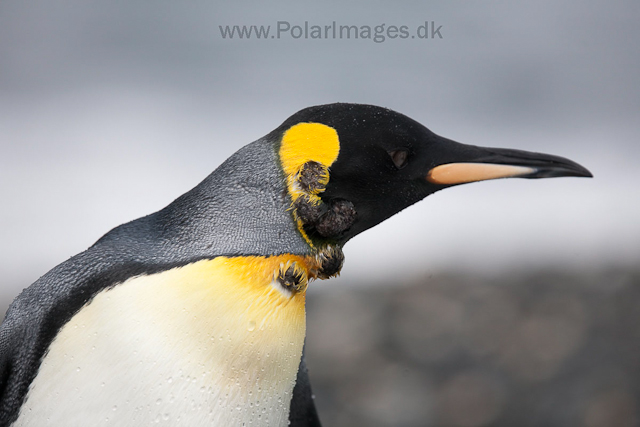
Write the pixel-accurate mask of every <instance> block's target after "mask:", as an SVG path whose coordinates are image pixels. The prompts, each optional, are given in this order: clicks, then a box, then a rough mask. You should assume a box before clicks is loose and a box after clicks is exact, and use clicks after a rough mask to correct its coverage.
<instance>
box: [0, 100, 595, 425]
mask: <svg viewBox="0 0 640 427" xmlns="http://www.w3.org/2000/svg"><path fill="white" fill-rule="evenodd" d="M558 176H576V177H590V176H591V174H590V173H589V171H588V170H587V169H585V168H584V167H582V166H580V165H578V164H577V163H574V162H572V161H570V160H567V159H564V158H562V157H557V156H551V155H546V154H538V153H530V152H525V151H519V150H507V149H501V148H481V147H476V146H471V145H463V144H460V143H457V142H454V141H451V140H448V139H446V138H443V137H440V136H438V135H436V134H434V133H433V132H431V131H429V130H428V129H427V128H426V127H424V126H423V125H421V124H420V123H418V122H416V121H414V120H412V119H410V118H408V117H406V116H404V115H402V114H399V113H396V112H394V111H391V110H388V109H385V108H381V107H376V106H371V105H358V104H342V103H338V104H330V105H321V106H315V107H310V108H306V109H304V110H301V111H299V112H297V113H296V114H294V115H293V116H291V117H290V118H288V119H287V120H286V121H285V122H284V123H283V124H282V125H280V126H279V127H278V128H277V129H275V130H274V131H272V132H271V133H269V134H268V135H266V136H265V137H263V138H260V139H258V140H257V141H255V142H253V143H251V144H249V145H247V146H245V147H244V148H242V149H240V150H239V151H238V152H236V153H235V154H234V155H232V156H231V157H230V158H229V159H228V160H226V161H225V162H224V163H223V164H222V165H221V166H220V167H218V168H217V169H216V170H215V171H214V172H213V173H211V175H209V176H208V177H207V178H206V179H205V180H204V181H202V182H201V183H200V184H199V185H198V186H196V187H195V188H194V189H192V190H191V191H189V192H187V193H185V194H184V195H182V196H180V197H179V198H177V199H176V200H175V201H174V202H172V203H171V204H170V205H168V206H167V207H166V208H164V209H162V210H160V211H158V212H156V213H153V214H151V215H148V216H145V217H143V218H140V219H137V220H134V221H132V222H129V223H127V224H124V225H121V226H119V227H116V228H114V229H113V230H111V231H110V232H108V233H107V234H106V235H104V236H103V237H102V238H101V239H99V240H98V241H97V242H96V243H95V244H94V245H93V246H91V247H90V248H89V249H87V250H86V251H84V252H82V253H80V254H78V255H76V256H74V257H72V258H70V259H69V260H67V261H65V262H63V263H62V264H60V265H58V266H57V267H55V268H54V269H53V270H51V271H49V272H48V273H47V274H45V275H44V276H42V277H41V278H40V279H39V280H37V281H36V282H35V283H34V284H32V285H31V286H29V287H28V288H26V289H25V290H24V291H23V292H22V293H21V294H20V295H19V296H18V297H17V298H16V299H15V300H14V301H13V303H12V304H11V306H10V308H9V310H8V312H7V314H6V317H5V319H4V322H3V323H2V326H1V329H0V425H2V426H16V427H18V426H19V427H28V426H29V427H43V426H64V427H79V426H82V427H86V426H119V427H123V426H125V427H126V426H141V425H148V424H159V425H164V426H190V427H199V426H221V427H240V426H255V427H258V426H287V425H290V426H293V427H301V426H306V427H309V426H319V425H320V421H319V418H318V415H317V413H316V409H315V406H314V403H313V399H312V395H311V387H310V384H309V379H308V375H307V369H306V366H305V360H304V355H303V346H304V340H305V294H306V289H307V284H308V283H309V281H310V280H313V279H318V278H319V279H327V278H330V277H332V276H335V275H337V274H338V273H339V272H340V269H341V267H342V264H343V261H344V256H343V252H342V248H343V246H344V244H345V243H346V242H347V241H348V240H349V239H351V238H352V237H354V236H356V235H357V234H359V233H361V232H362V231H365V230H367V229H368V228H371V227H373V226H375V225H376V224H378V223H380V222H381V221H384V220H385V219H386V218H389V217H390V216H392V215H394V214H396V213H398V212H399V211H401V210H402V209H404V208H406V207H408V206H410V205H412V204H414V203H416V202H418V201H420V200H422V199H423V198H425V197H426V196H428V195H429V194H432V193H434V192H436V191H438V190H442V189H444V188H448V187H451V186H454V185H458V184H463V183H468V182H474V181H481V180H487V179H495V178H509V177H521V178H548V177H558ZM422 226H424V227H436V226H437V224H423V225H422Z"/></svg>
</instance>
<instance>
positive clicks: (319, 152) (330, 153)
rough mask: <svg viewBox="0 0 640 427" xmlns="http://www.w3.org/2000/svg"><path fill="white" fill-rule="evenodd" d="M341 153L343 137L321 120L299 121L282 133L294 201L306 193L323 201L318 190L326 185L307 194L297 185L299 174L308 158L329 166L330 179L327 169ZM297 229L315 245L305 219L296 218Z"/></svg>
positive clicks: (282, 156)
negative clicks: (341, 138)
mask: <svg viewBox="0 0 640 427" xmlns="http://www.w3.org/2000/svg"><path fill="white" fill-rule="evenodd" d="M339 153H340V140H339V139H338V133H337V132H336V130H335V129H333V128H332V127H330V126H326V125H323V124H320V123H298V124H297V125H295V126H292V127H291V128H289V130H287V131H286V132H285V133H284V135H283V136H282V143H281V144H280V153H279V154H280V162H281V164H282V170H283V171H284V173H285V176H286V179H287V190H288V192H289V196H290V197H291V199H292V201H293V202H294V203H295V201H296V200H297V199H298V198H299V197H300V196H303V195H305V196H307V197H309V199H310V200H311V201H312V202H315V203H320V198H319V197H318V194H319V193H321V192H322V191H324V188H322V189H319V190H316V191H314V192H312V193H311V194H307V193H305V192H304V191H302V189H301V188H300V186H299V185H297V181H296V177H297V176H298V174H299V173H300V171H301V169H302V168H303V166H304V165H305V164H306V163H308V162H316V163H318V164H320V165H321V166H322V167H323V168H325V169H326V179H324V180H323V182H322V184H323V185H326V183H327V182H328V181H329V173H328V169H329V167H330V166H331V165H332V164H333V162H335V161H336V159H337V158H338V154H339ZM296 222H297V225H298V230H299V231H300V234H302V237H304V239H305V240H306V241H307V243H308V244H309V245H310V246H311V247H312V248H313V247H314V245H313V242H312V241H311V239H309V237H308V236H307V234H306V233H305V231H304V229H303V224H302V221H301V220H300V219H299V218H296Z"/></svg>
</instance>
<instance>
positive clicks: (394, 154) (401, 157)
mask: <svg viewBox="0 0 640 427" xmlns="http://www.w3.org/2000/svg"><path fill="white" fill-rule="evenodd" d="M389 156H391V160H393V164H394V165H395V166H396V168H398V169H402V168H403V167H405V166H407V160H408V159H409V152H408V151H407V150H404V149H400V150H393V151H389Z"/></svg>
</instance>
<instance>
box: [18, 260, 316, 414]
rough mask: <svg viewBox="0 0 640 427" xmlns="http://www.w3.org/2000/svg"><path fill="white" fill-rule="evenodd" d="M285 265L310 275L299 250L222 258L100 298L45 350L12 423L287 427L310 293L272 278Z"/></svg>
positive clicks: (130, 283)
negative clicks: (285, 286)
mask: <svg viewBox="0 0 640 427" xmlns="http://www.w3.org/2000/svg"><path fill="white" fill-rule="evenodd" d="M292 263H295V264H297V265H299V266H300V267H301V268H302V271H303V273H304V274H305V275H306V274H308V273H309V267H307V264H308V260H307V259H305V258H302V257H298V256H294V255H283V256H274V257H236V258H226V257H218V258H215V259H212V260H203V261H199V262H196V263H193V264H189V265H186V266H184V267H180V268H174V269H171V270H167V271H164V272H161V273H157V274H153V275H148V276H138V277H133V278H130V279H128V280H127V281H125V282H123V283H121V284H118V285H116V286H114V287H112V288H110V289H108V290H105V291H103V292H101V293H99V294H97V295H96V296H95V297H94V298H93V299H92V300H91V301H90V302H89V303H88V304H87V305H85V306H84V307H83V308H82V309H81V310H80V311H79V312H78V313H77V314H76V315H75V316H73V317H72V318H71V320H70V321H69V322H68V323H67V324H65V325H64V326H63V328H62V329H61V330H60V332H59V334H58V335H57V337H56V338H55V339H54V341H53V342H52V344H51V345H50V347H49V350H48V352H47V354H46V355H45V357H44V358H43V361H42V365H41V367H40V370H39V372H38V374H37V376H36V378H35V379H34V381H33V383H32V385H31V388H30V391H29V394H28V395H27V399H26V402H25V405H24V406H23V409H22V410H21V413H20V416H19V418H18V421H17V422H16V424H15V425H17V426H32V425H33V426H35V425H44V424H51V425H57V424H59V423H63V424H64V423H66V422H68V420H70V419H78V420H84V422H87V421H88V420H91V421H92V425H101V424H105V425H106V424H109V425H114V423H115V424H117V425H121V426H129V425H131V426H134V425H140V424H141V423H142V424H144V423H148V422H154V421H163V420H168V419H173V420H174V422H175V421H176V419H177V418H178V417H179V418H180V421H179V422H180V424H183V425H192V426H199V425H225V426H241V425H249V424H252V425H256V426H260V425H267V424H268V425H287V422H288V414H289V405H290V400H291V396H292V391H293V387H294V384H295V379H296V374H297V370H298V366H299V363H300V358H301V355H302V347H303V343H304V336H305V307H304V304H305V292H304V290H305V289H300V290H296V291H291V290H287V289H283V288H282V286H281V283H279V282H278V281H277V277H278V276H277V275H278V273H277V272H278V271H279V270H281V269H282V266H283V265H285V266H288V265H292ZM305 277H306V276H305ZM305 284H306V282H305ZM65 405H67V406H65ZM93 420H95V422H93ZM43 423H44V424H43Z"/></svg>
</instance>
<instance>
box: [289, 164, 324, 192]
mask: <svg viewBox="0 0 640 427" xmlns="http://www.w3.org/2000/svg"><path fill="white" fill-rule="evenodd" d="M327 178H328V177H327V169H326V168H325V167H324V166H322V165H321V164H320V163H318V162H314V161H310V162H307V163H305V164H303V165H302V167H301V168H300V171H299V172H298V175H297V177H296V181H297V183H298V185H299V186H300V189H301V190H302V191H304V192H306V193H315V192H317V191H319V190H321V189H323V188H324V186H325V185H326V184H327Z"/></svg>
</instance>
